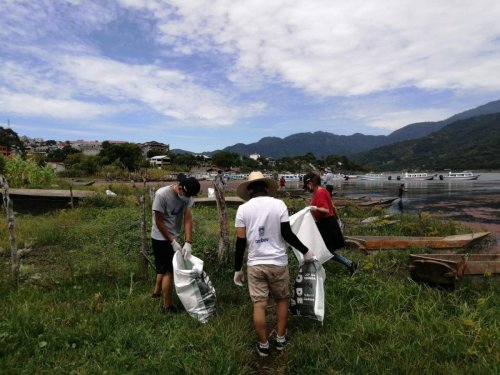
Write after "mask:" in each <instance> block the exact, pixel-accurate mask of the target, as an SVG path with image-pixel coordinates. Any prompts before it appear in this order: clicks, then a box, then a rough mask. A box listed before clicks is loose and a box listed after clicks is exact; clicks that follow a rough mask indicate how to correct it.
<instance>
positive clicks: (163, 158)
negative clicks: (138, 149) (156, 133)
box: [149, 155, 170, 167]
mask: <svg viewBox="0 0 500 375" xmlns="http://www.w3.org/2000/svg"><path fill="white" fill-rule="evenodd" d="M169 164H170V157H169V156H167V155H157V156H153V157H152V158H150V159H149V165H151V166H153V167H161V166H162V165H169Z"/></svg>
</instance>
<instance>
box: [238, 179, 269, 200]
mask: <svg viewBox="0 0 500 375" xmlns="http://www.w3.org/2000/svg"><path fill="white" fill-rule="evenodd" d="M256 181H264V182H265V183H266V185H267V192H268V194H269V195H270V196H271V197H275V196H276V192H277V191H278V183H277V182H276V181H275V180H273V179H271V178H267V177H265V178H256V179H255V180H251V181H245V182H242V183H241V184H240V185H239V186H238V187H237V188H236V195H237V196H238V197H240V198H241V199H243V200H244V201H249V200H250V194H249V193H248V190H247V188H248V185H250V184H251V183H254V182H256Z"/></svg>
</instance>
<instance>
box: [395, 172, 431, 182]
mask: <svg viewBox="0 0 500 375" xmlns="http://www.w3.org/2000/svg"><path fill="white" fill-rule="evenodd" d="M436 176H437V173H434V174H428V173H425V172H423V173H408V172H405V174H404V175H403V176H401V179H402V180H407V181H413V180H433V179H434V177H436Z"/></svg>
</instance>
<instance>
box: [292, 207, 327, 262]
mask: <svg viewBox="0 0 500 375" xmlns="http://www.w3.org/2000/svg"><path fill="white" fill-rule="evenodd" d="M290 226H291V227H292V232H293V233H295V235H296V236H297V237H298V238H299V240H300V241H301V242H302V243H303V244H304V245H306V246H307V248H308V249H311V250H312V251H313V252H314V255H315V256H316V259H318V261H320V262H321V264H323V263H325V262H326V261H327V260H329V259H330V258H332V257H333V254H332V253H330V251H329V250H328V248H327V247H326V245H325V242H324V241H323V238H322V237H321V233H319V230H318V227H317V226H316V223H315V221H314V218H313V216H312V214H311V210H310V209H309V207H306V208H304V209H302V210H300V211H299V212H297V213H295V214H293V215H292V216H290ZM292 249H293V252H294V254H295V256H296V257H297V260H298V261H299V265H301V264H303V263H304V256H303V255H302V253H301V252H300V251H298V250H297V249H295V248H293V247H292Z"/></svg>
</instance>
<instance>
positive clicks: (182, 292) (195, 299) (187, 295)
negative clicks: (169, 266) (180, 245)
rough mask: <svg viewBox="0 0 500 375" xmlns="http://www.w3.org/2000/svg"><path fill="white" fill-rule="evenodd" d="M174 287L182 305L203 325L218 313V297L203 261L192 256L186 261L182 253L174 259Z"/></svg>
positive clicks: (177, 253) (176, 254)
mask: <svg viewBox="0 0 500 375" xmlns="http://www.w3.org/2000/svg"><path fill="white" fill-rule="evenodd" d="M172 263H173V266H174V285H175V291H176V293H177V296H178V297H179V299H180V301H181V302H182V305H183V306H184V308H185V309H186V311H187V312H188V313H189V315H191V316H192V317H194V318H196V319H198V320H199V321H200V322H201V323H206V322H208V319H209V318H210V317H211V316H212V315H215V313H216V312H217V308H216V303H217V296H216V294H215V289H214V287H213V286H212V282H211V281H210V279H209V278H208V275H207V273H206V272H205V271H203V261H202V260H201V259H200V258H197V257H195V256H194V255H190V256H189V258H188V259H187V260H184V258H183V257H182V254H181V252H180V251H177V252H176V253H175V255H174V259H173V262H172Z"/></svg>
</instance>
